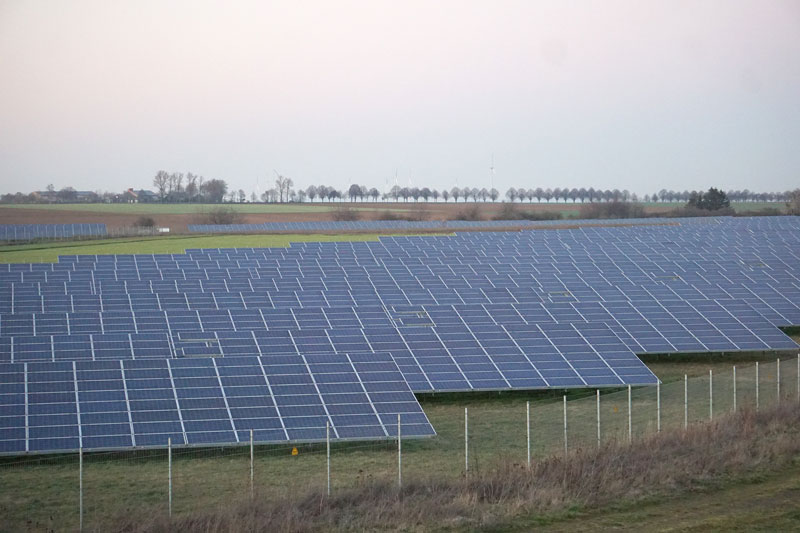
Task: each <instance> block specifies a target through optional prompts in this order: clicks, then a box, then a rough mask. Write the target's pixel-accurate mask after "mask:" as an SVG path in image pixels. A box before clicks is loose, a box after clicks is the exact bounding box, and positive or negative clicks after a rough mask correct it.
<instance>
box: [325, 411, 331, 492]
mask: <svg viewBox="0 0 800 533" xmlns="http://www.w3.org/2000/svg"><path fill="white" fill-rule="evenodd" d="M325 461H326V462H325V465H326V466H325V468H326V470H325V474H326V479H327V490H326V493H327V495H328V496H330V495H331V422H330V420H326V421H325Z"/></svg>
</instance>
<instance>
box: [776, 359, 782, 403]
mask: <svg viewBox="0 0 800 533" xmlns="http://www.w3.org/2000/svg"><path fill="white" fill-rule="evenodd" d="M775 381H776V382H777V389H778V390H777V396H776V399H775V404H776V405H780V404H781V360H780V359H778V360H776V361H775Z"/></svg>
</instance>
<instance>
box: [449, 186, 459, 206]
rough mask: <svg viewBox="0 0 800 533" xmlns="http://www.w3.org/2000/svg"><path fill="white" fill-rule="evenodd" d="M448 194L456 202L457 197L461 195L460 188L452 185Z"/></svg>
mask: <svg viewBox="0 0 800 533" xmlns="http://www.w3.org/2000/svg"><path fill="white" fill-rule="evenodd" d="M450 196H452V197H453V201H454V202H455V203H458V198H459V197H460V196H461V189H459V188H458V187H453V188H452V189H450Z"/></svg>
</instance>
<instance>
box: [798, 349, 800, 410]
mask: <svg viewBox="0 0 800 533" xmlns="http://www.w3.org/2000/svg"><path fill="white" fill-rule="evenodd" d="M797 403H800V353H798V354H797Z"/></svg>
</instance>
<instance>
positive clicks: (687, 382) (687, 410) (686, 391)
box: [683, 374, 689, 429]
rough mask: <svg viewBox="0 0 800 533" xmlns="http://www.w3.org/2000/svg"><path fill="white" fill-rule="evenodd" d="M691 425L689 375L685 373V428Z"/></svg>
mask: <svg viewBox="0 0 800 533" xmlns="http://www.w3.org/2000/svg"><path fill="white" fill-rule="evenodd" d="M688 427H689V376H688V375H686V374H684V375H683V429H686V428H688Z"/></svg>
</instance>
